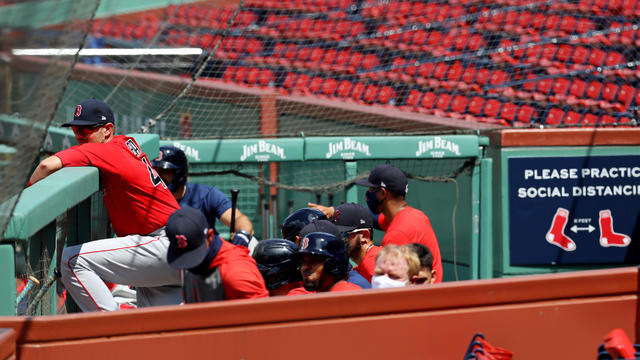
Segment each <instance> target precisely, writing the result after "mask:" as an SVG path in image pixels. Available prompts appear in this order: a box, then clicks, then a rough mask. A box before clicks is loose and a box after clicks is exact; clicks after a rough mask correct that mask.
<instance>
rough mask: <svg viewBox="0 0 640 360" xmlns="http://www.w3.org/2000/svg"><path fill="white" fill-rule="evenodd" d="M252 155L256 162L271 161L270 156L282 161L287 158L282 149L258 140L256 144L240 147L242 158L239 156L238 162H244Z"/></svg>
mask: <svg viewBox="0 0 640 360" xmlns="http://www.w3.org/2000/svg"><path fill="white" fill-rule="evenodd" d="M254 155H255V159H256V161H269V159H271V155H274V156H277V157H279V158H280V159H283V160H284V159H286V158H287V157H286V156H285V155H284V148H283V147H281V146H278V145H276V144H271V143H268V142H266V141H264V140H258V143H257V144H252V145H242V156H240V161H245V160H247V159H248V158H250V157H252V156H254Z"/></svg>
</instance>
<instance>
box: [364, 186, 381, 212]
mask: <svg viewBox="0 0 640 360" xmlns="http://www.w3.org/2000/svg"><path fill="white" fill-rule="evenodd" d="M377 192H378V191H377V190H376V191H367V193H366V194H365V197H366V199H367V206H368V207H369V210H371V212H372V213H374V214H376V215H377V214H380V210H378V208H379V207H380V205H381V204H382V201H380V200H378V196H376V193H377Z"/></svg>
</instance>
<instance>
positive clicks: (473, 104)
mask: <svg viewBox="0 0 640 360" xmlns="http://www.w3.org/2000/svg"><path fill="white" fill-rule="evenodd" d="M483 107H484V98H483V97H481V96H474V97H472V98H471V100H469V104H468V111H469V113H471V114H473V115H476V116H480V115H481V114H482V109H483Z"/></svg>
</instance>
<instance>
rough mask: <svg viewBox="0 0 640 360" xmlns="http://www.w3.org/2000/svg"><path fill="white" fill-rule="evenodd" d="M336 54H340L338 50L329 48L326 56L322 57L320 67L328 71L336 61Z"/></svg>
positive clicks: (325, 53)
mask: <svg viewBox="0 0 640 360" xmlns="http://www.w3.org/2000/svg"><path fill="white" fill-rule="evenodd" d="M336 56H338V50H336V49H327V51H325V52H324V57H323V58H322V64H320V69H322V70H323V71H328V70H329V69H330V68H331V65H332V64H333V63H334V62H335V60H336Z"/></svg>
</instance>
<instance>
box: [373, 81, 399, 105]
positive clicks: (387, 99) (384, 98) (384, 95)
mask: <svg viewBox="0 0 640 360" xmlns="http://www.w3.org/2000/svg"><path fill="white" fill-rule="evenodd" d="M395 96H396V92H395V90H394V89H393V88H392V87H391V86H389V85H385V86H383V87H381V88H380V92H379V93H378V99H377V103H379V104H383V105H386V104H390V103H391V100H393V99H394V98H395Z"/></svg>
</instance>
